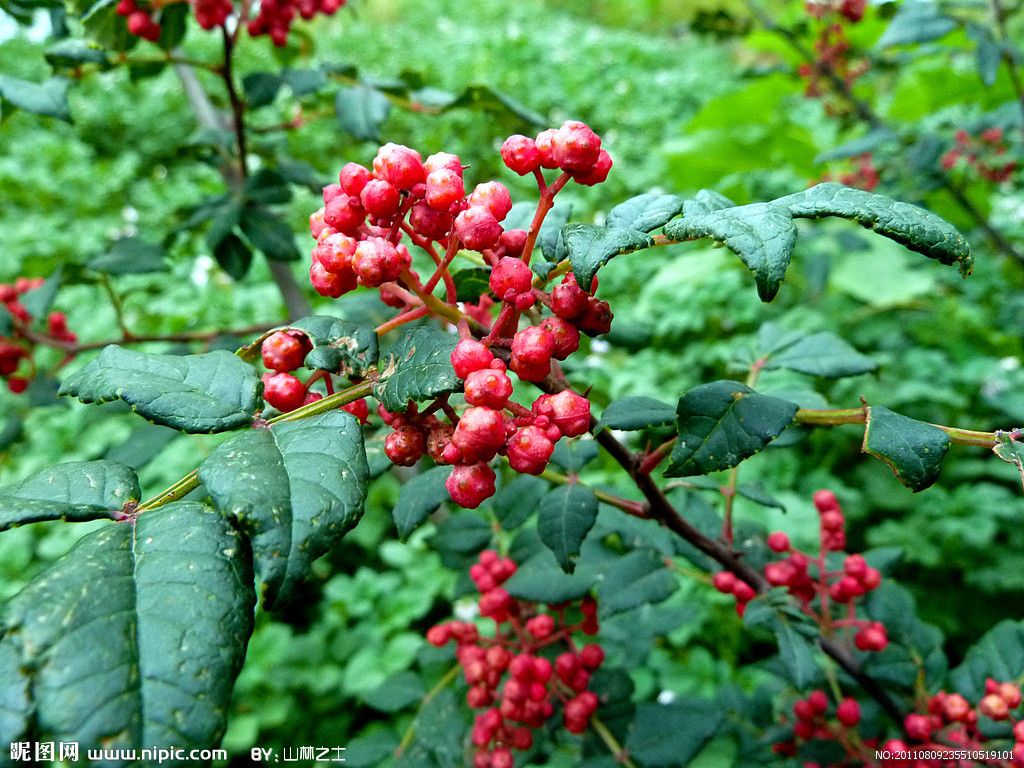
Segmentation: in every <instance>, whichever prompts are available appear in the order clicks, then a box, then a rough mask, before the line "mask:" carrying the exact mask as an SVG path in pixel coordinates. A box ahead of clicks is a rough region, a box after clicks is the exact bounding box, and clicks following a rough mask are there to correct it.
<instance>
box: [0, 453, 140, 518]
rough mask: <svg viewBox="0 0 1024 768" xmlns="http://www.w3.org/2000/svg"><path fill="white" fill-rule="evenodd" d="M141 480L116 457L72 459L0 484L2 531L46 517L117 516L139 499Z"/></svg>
mask: <svg viewBox="0 0 1024 768" xmlns="http://www.w3.org/2000/svg"><path fill="white" fill-rule="evenodd" d="M140 495H141V494H140V491H139V480H138V478H137V477H136V476H135V472H133V471H132V470H131V469H129V468H128V467H125V466H123V465H121V464H116V463H114V462H112V461H72V462H68V463H66V464H57V465H56V466H53V467H47V468H46V469H43V470H40V471H39V472H36V473H35V474H34V475H30V476H29V477H28V478H26V479H25V480H23V481H22V482H20V483H18V484H17V485H12V486H8V487H6V488H0V531H6V530H7V529H8V528H14V527H15V526H18V525H25V524H26V523H38V522H40V521H42V520H65V521H68V522H82V521H85V520H98V519H100V518H104V517H106V518H109V517H113V516H114V514H115V513H117V512H120V511H121V510H122V509H123V508H124V506H125V504H127V503H128V502H131V501H138V500H139V496H140Z"/></svg>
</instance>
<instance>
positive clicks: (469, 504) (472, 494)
mask: <svg viewBox="0 0 1024 768" xmlns="http://www.w3.org/2000/svg"><path fill="white" fill-rule="evenodd" d="M494 480H495V476H494V470H493V469H491V468H490V467H488V466H487V465H486V464H483V463H479V464H469V465H464V466H458V467H454V468H453V469H452V473H451V474H450V475H449V476H448V479H447V480H446V481H445V487H446V488H447V489H448V494H449V495H450V496H451V497H452V501H454V502H455V503H456V504H458V505H459V506H460V507H465V508H466V509H476V508H477V507H479V506H480V505H481V504H482V503H483V502H484V500H486V499H489V498H490V497H491V496H493V495H494Z"/></svg>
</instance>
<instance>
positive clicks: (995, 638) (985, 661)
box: [950, 621, 1024, 701]
mask: <svg viewBox="0 0 1024 768" xmlns="http://www.w3.org/2000/svg"><path fill="white" fill-rule="evenodd" d="M1022 669H1024V622H1021V621H1003V622H1000V623H999V624H997V625H996V626H995V627H993V628H992V629H990V630H989V631H988V632H986V633H985V634H984V635H983V636H982V637H981V639H980V640H978V642H976V643H975V644H974V645H973V646H971V648H970V650H968V651H967V656H966V657H965V658H964V662H963V664H961V665H960V666H959V667H957V668H956V669H954V670H953V671H952V672H951V673H950V678H951V680H952V683H953V689H954V690H955V691H958V692H960V693H962V694H963V695H964V696H966V697H967V698H968V700H969V701H980V700H981V697H982V696H984V695H985V680H986V679H988V678H990V677H991V678H992V679H993V680H996V681H998V682H1014V681H1017V680H1019V679H1020V674H1021V670H1022Z"/></svg>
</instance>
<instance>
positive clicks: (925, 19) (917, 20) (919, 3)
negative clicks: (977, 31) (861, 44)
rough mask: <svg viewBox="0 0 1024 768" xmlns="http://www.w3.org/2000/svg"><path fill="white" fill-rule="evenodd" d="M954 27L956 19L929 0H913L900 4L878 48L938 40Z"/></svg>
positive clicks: (880, 39)
mask: <svg viewBox="0 0 1024 768" xmlns="http://www.w3.org/2000/svg"><path fill="white" fill-rule="evenodd" d="M954 29H956V20H955V19H953V18H950V17H949V16H946V15H945V14H944V13H942V11H940V10H939V7H938V6H937V5H936V4H935V3H934V2H931V0H914V2H908V3H902V4H900V7H899V10H898V11H896V15H895V16H894V17H893V19H892V21H891V22H889V26H888V27H886V30H885V32H883V33H882V37H881V38H879V40H878V43H877V44H876V45H877V47H878V48H889V47H891V46H894V45H908V44H913V43H927V42H929V41H931V40H938V39H939V38H940V37H944V36H945V35H946V34H947V33H949V32H952V31H953V30H954Z"/></svg>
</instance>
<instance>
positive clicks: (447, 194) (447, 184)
mask: <svg viewBox="0 0 1024 768" xmlns="http://www.w3.org/2000/svg"><path fill="white" fill-rule="evenodd" d="M465 196H466V189H465V187H464V186H463V183H462V174H459V173H455V172H454V171H451V170H449V169H447V168H440V169H438V170H436V171H431V172H430V175H429V176H427V190H426V198H425V199H426V201H427V205H429V206H430V207H431V208H435V209H437V210H439V211H446V212H447V211H448V209H449V208H451V207H452V204H453V203H457V202H459V201H460V200H461V199H462V198H464V197H465Z"/></svg>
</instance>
